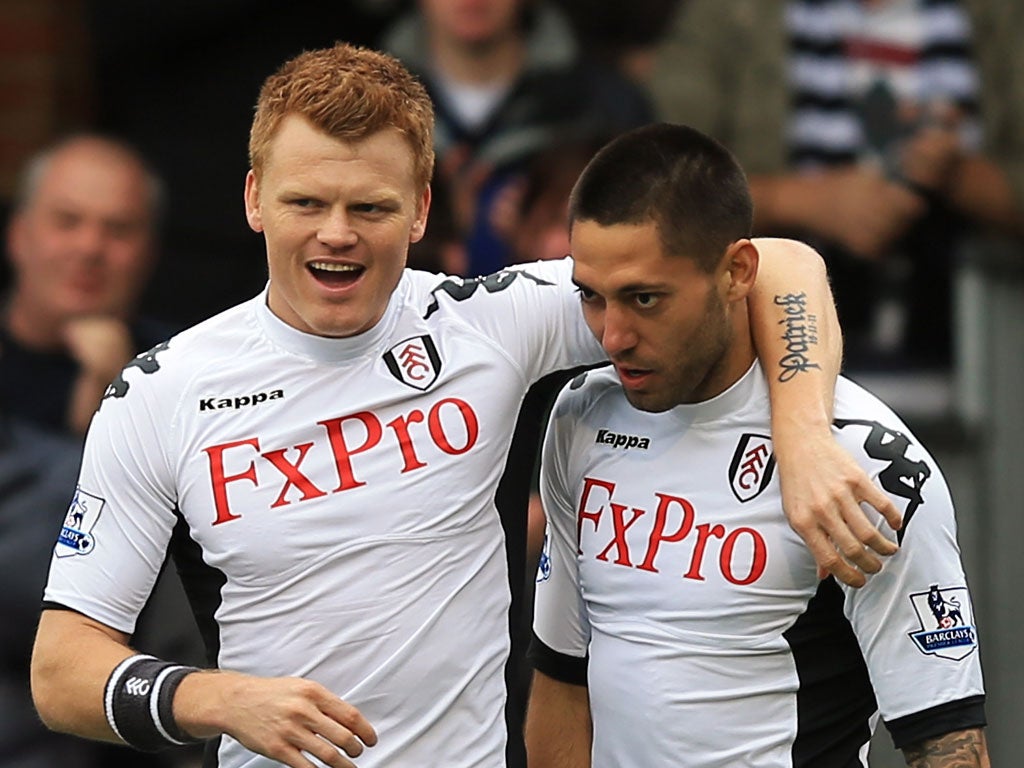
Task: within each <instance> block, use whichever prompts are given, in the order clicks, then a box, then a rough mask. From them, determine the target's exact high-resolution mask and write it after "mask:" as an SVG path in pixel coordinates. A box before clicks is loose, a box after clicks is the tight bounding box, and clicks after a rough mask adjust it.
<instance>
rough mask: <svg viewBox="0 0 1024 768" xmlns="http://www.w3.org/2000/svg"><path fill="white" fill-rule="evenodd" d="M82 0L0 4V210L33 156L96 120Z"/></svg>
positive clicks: (20, 0)
mask: <svg viewBox="0 0 1024 768" xmlns="http://www.w3.org/2000/svg"><path fill="white" fill-rule="evenodd" d="M84 5H85V2H84V0H3V2H2V3H0V203H2V204H3V206H4V207H6V205H7V204H9V203H10V200H11V197H12V195H13V192H14V187H15V183H16V180H17V175H18V172H19V171H20V168H21V165H22V163H23V162H24V161H25V159H26V158H27V157H28V156H29V155H30V154H31V153H32V152H33V151H35V150H36V149H38V148H40V147H42V146H43V145H45V144H47V143H48V142H49V141H51V140H53V139H54V138H55V137H56V136H58V135H60V134H61V133H63V132H65V131H69V130H74V129H78V128H83V127H88V126H89V125H90V124H91V119H92V93H93V88H92V74H91V72H92V57H91V51H90V47H89V41H88V39H87V34H86V32H85V29H86V25H85V23H84V19H83V14H84Z"/></svg>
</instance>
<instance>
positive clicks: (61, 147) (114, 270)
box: [0, 135, 173, 435]
mask: <svg viewBox="0 0 1024 768" xmlns="http://www.w3.org/2000/svg"><path fill="white" fill-rule="evenodd" d="M160 198H161V192H160V185H159V182H158V181H157V179H156V178H155V177H154V176H153V175H152V174H151V173H150V172H149V171H148V170H147V168H146V165H145V163H144V162H143V160H142V159H141V158H140V157H139V156H138V155H136V154H135V152H134V151H133V150H132V149H130V148H128V147H127V146H124V145H121V144H118V143H116V142H114V141H112V140H109V139H106V138H102V137H99V136H90V135H79V136H74V137H72V138H69V139H66V140H64V141H62V142H60V143H58V144H57V145H55V146H54V147H52V148H51V149H49V150H46V151H44V152H42V153H40V154H39V155H37V156H36V157H35V158H34V159H33V160H32V161H31V162H30V163H29V164H28V166H27V169H26V171H25V175H24V180H23V183H22V187H21V190H20V194H19V195H18V198H17V201H16V205H15V210H14V212H13V214H12V216H11V221H10V225H9V228H8V232H7V248H8V254H9V256H10V263H11V268H12V273H13V277H12V286H11V290H10V294H9V296H8V297H7V302H6V306H5V307H4V313H3V320H2V323H0V346H2V350H3V352H2V354H3V364H2V365H0V403H2V404H3V407H4V408H5V409H7V410H8V412H11V413H16V414H17V415H18V416H19V417H21V418H24V419H27V420H30V421H32V422H33V423H36V424H38V425H39V426H42V427H45V428H47V429H51V430H55V431H58V432H60V431H67V432H70V433H72V434H75V435H83V434H84V433H85V430H86V428H87V426H88V423H89V419H90V418H91V417H92V414H93V412H94V411H95V409H96V406H97V405H98V404H99V401H100V398H101V397H102V396H103V392H104V390H105V389H106V387H107V385H108V384H109V383H110V382H111V380H112V379H113V378H114V377H115V376H116V375H117V374H118V373H119V372H120V370H121V368H122V367H123V366H124V365H125V363H127V362H128V361H129V360H130V359H131V358H132V357H134V356H135V355H136V354H138V353H139V352H142V351H145V350H147V349H149V348H150V347H152V346H154V345H155V344H157V343H158V342H160V341H162V340H163V339H165V338H167V337H168V336H169V335H170V333H171V331H172V330H173V329H172V328H170V327H165V326H163V325H159V324H156V323H154V322H152V321H148V320H145V319H140V318H138V317H137V316H136V309H137V304H138V300H139V297H140V295H141V293H142V290H143V288H144V286H145V283H146V280H147V279H148V277H149V274H150V271H151V269H152V266H153V263H154V259H155V248H156V242H155V240H156V235H155V230H156V225H157V218H158V216H159V210H160V205H161V202H160Z"/></svg>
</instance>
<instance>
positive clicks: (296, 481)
mask: <svg viewBox="0 0 1024 768" xmlns="http://www.w3.org/2000/svg"><path fill="white" fill-rule="evenodd" d="M312 447H313V443H302V444H301V445H296V446H295V450H297V451H298V452H299V455H298V457H297V458H296V459H295V463H294V464H292V463H291V462H289V461H288V459H286V458H285V456H284V453H285V450H286V449H284V448H282V449H281V450H279V451H267V452H266V453H264V454H263V457H264V458H265V459H267V460H268V461H269V462H270V463H271V464H273V465H274V466H275V467H276V468H277V469H279V470H280V471H281V473H282V474H283V475H284V476H285V484H284V487H283V488H282V489H281V493H279V494H278V496H277V501H275V502H274V503H273V504H271V505H270V507H271V509H273V508H274V507H283V506H286V505H288V504H291V502H290V501H288V500H287V499H285V495H286V494H287V493H288V489H289V488H291V487H292V486H293V485H294V486H295V487H296V488H297V489H298V490H299V492H300V493H301V494H302V498H301V499H299V501H306V500H307V499H316V498H318V497H320V496H326V495H327V492H326V491H321V490H320V489H319V488H317V487H316V486H315V485H314V484H313V481H312V480H310V479H309V478H308V477H306V476H305V475H304V474H302V473H301V472H300V471H299V464H301V463H302V460H303V459H304V458H306V454H307V453H308V452H309V449H310V448H312Z"/></svg>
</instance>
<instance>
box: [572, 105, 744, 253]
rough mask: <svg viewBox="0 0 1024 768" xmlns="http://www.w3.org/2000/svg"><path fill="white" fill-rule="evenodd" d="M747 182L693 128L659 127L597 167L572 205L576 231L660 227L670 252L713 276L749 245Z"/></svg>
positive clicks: (629, 135)
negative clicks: (724, 259) (734, 249)
mask: <svg viewBox="0 0 1024 768" xmlns="http://www.w3.org/2000/svg"><path fill="white" fill-rule="evenodd" d="M753 216H754V204H753V201H752V200H751V197H750V187H749V185H748V184H747V177H746V174H744V173H743V169H742V168H741V167H740V165H739V163H738V162H737V161H736V158H735V157H733V155H732V153H730V152H729V150H727V149H726V148H725V147H724V146H722V145H721V144H720V143H718V142H717V141H715V140H714V139H712V138H711V137H710V136H706V135H704V134H703V133H701V132H700V131H698V130H695V129H694V128H690V127H688V126H685V125H673V124H670V123H653V124H651V125H646V126H643V127H641V128H636V129H634V130H631V131H628V132H626V133H623V134H621V135H620V136H618V137H616V138H615V139H613V140H612V141H610V142H609V143H608V144H606V145H605V146H604V147H602V148H601V150H600V151H598V153H597V154H596V155H594V157H593V158H592V159H591V161H590V162H589V163H588V164H587V167H586V168H585V169H584V170H583V173H582V174H580V177H579V179H578V180H577V181H576V185H575V186H574V187H573V191H572V194H571V196H570V198H569V224H570V226H572V224H573V223H575V222H576V221H594V222H596V223H597V224H599V225H601V226H611V225H613V224H642V223H645V222H648V221H653V222H654V223H655V224H656V225H657V227H658V232H659V236H660V238H661V242H662V245H663V247H664V248H665V251H666V252H667V253H670V254H674V255H678V256H685V257H688V258H692V259H694V260H695V261H696V262H697V264H698V265H699V266H700V267H701V268H703V269H705V270H707V271H712V270H714V268H715V266H716V265H717V264H718V261H719V259H720V258H721V256H722V255H723V254H724V253H725V251H726V249H727V248H728V247H729V245H730V244H731V243H734V242H736V241H737V240H740V239H742V238H745V237H750V232H751V227H752V225H753Z"/></svg>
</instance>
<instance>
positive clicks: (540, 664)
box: [526, 632, 590, 685]
mask: <svg viewBox="0 0 1024 768" xmlns="http://www.w3.org/2000/svg"><path fill="white" fill-rule="evenodd" d="M526 658H527V659H529V661H530V663H531V664H533V668H534V669H536V670H538V671H540V672H543V673H544V674H545V675H547V676H548V677H550V678H553V679H555V680H558V681H560V682H563V683H570V684H572V685H586V684H587V664H588V663H589V661H590V657H589V656H584V657H583V658H580V657H579V656H569V655H568V654H565V653H561V652H559V651H556V650H555V649H554V648H552V647H550V646H548V645H546V644H545V643H544V641H543V640H541V639H540V638H539V637H537V633H536V632H535V633H534V634H533V639H532V640H531V641H530V650H529V651H527V653H526Z"/></svg>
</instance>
